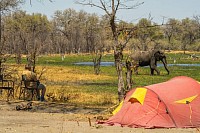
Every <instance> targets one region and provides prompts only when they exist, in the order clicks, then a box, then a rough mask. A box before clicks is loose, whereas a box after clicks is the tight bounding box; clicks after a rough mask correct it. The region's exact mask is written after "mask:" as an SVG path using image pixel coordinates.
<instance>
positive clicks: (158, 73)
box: [150, 66, 160, 75]
mask: <svg viewBox="0 0 200 133" xmlns="http://www.w3.org/2000/svg"><path fill="white" fill-rule="evenodd" d="M150 69H151V75H154V70H155V71H156V72H157V75H160V71H159V70H158V69H157V67H156V66H155V67H151V66H150Z"/></svg>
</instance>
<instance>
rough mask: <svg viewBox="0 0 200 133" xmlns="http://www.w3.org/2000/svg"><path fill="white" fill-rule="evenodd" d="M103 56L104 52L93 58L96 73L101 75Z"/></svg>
mask: <svg viewBox="0 0 200 133" xmlns="http://www.w3.org/2000/svg"><path fill="white" fill-rule="evenodd" d="M101 57H102V54H100V55H99V56H98V54H96V56H95V57H94V58H93V63H94V72H95V74H96V75H99V73H100V64H101Z"/></svg>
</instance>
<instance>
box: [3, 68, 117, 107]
mask: <svg viewBox="0 0 200 133" xmlns="http://www.w3.org/2000/svg"><path fill="white" fill-rule="evenodd" d="M23 69H24V65H21V66H20V67H18V68H17V73H15V77H16V78H17V82H16V84H15V85H16V88H15V89H16V92H15V98H16V99H17V98H18V96H19V83H20V80H21V78H20V77H21V74H22V71H23ZM42 71H43V74H42V76H41V78H40V81H41V83H44V84H45V85H46V87H47V91H46V99H47V100H48V101H53V102H70V103H73V104H81V105H106V104H107V105H109V104H113V103H117V97H116V95H115V94H108V93H104V92H101V93H99V91H98V92H95V91H91V90H93V89H94V88H95V86H92V87H94V88H92V87H91V86H90V87H88V86H87V85H84V83H90V82H92V83H95V82H96V81H98V80H113V77H111V76H107V75H95V74H93V73H92V74H89V73H87V72H84V71H81V70H79V69H75V68H70V67H59V66H48V67H45V68H44V67H43V66H37V67H36V72H37V75H38V76H39V75H40V74H41V72H42ZM16 75H17V76H16ZM2 97H3V98H4V96H2Z"/></svg>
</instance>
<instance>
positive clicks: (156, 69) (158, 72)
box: [154, 67, 160, 75]
mask: <svg viewBox="0 0 200 133" xmlns="http://www.w3.org/2000/svg"><path fill="white" fill-rule="evenodd" d="M154 70H155V71H156V72H157V74H158V75H160V71H159V70H158V68H157V67H156V68H155V69H154Z"/></svg>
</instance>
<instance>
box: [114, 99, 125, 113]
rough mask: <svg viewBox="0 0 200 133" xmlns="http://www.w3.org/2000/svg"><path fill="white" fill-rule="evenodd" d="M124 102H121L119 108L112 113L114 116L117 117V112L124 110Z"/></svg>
mask: <svg viewBox="0 0 200 133" xmlns="http://www.w3.org/2000/svg"><path fill="white" fill-rule="evenodd" d="M123 103H124V101H121V102H120V104H119V106H117V108H116V109H115V110H114V111H113V112H112V114H113V115H115V114H116V113H117V112H119V111H120V109H121V108H122V105H123Z"/></svg>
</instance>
